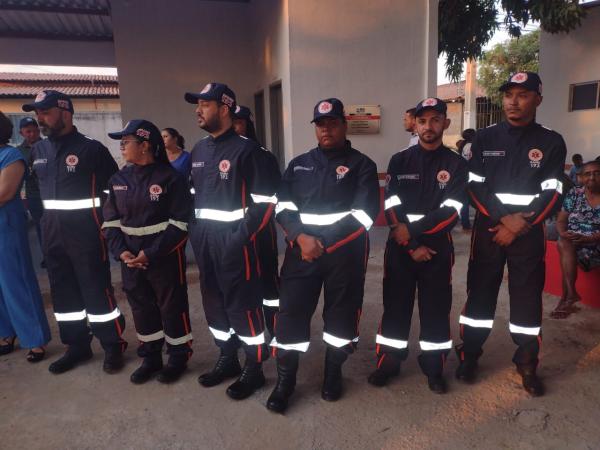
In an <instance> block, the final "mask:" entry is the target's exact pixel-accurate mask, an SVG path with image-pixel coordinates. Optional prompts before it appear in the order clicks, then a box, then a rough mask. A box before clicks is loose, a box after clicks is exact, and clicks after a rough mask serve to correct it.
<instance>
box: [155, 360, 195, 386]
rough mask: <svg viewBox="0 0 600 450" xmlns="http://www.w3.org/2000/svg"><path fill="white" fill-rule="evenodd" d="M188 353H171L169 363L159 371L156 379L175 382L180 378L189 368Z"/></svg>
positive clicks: (162, 381)
mask: <svg viewBox="0 0 600 450" xmlns="http://www.w3.org/2000/svg"><path fill="white" fill-rule="evenodd" d="M187 360H188V355H187V354H183V355H181V354H177V355H170V356H169V361H168V362H167V365H166V366H165V367H163V369H162V370H161V371H160V372H159V374H158V376H157V377H156V379H157V380H158V381H160V382H161V383H163V384H169V383H174V382H175V381H177V380H179V378H180V377H181V375H183V372H185V370H186V369H187Z"/></svg>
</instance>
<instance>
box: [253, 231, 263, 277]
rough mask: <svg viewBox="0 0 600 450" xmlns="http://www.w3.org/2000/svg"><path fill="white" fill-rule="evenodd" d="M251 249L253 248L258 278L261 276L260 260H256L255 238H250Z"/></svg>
mask: <svg viewBox="0 0 600 450" xmlns="http://www.w3.org/2000/svg"><path fill="white" fill-rule="evenodd" d="M252 247H253V248H254V259H255V260H256V273H258V276H259V277H260V276H261V268H260V259H259V258H258V253H257V252H256V236H255V237H254V238H252Z"/></svg>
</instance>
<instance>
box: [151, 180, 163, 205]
mask: <svg viewBox="0 0 600 450" xmlns="http://www.w3.org/2000/svg"><path fill="white" fill-rule="evenodd" d="M148 191H149V192H150V201H153V202H157V201H158V200H159V199H160V194H162V193H163V190H162V188H161V187H160V186H159V185H158V184H153V185H152V186H150V189H148Z"/></svg>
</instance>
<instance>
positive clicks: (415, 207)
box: [385, 144, 467, 250]
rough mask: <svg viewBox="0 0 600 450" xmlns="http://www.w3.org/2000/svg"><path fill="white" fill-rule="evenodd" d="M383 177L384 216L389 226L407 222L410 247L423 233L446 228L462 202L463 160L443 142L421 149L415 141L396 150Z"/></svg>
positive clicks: (414, 246)
mask: <svg viewBox="0 0 600 450" xmlns="http://www.w3.org/2000/svg"><path fill="white" fill-rule="evenodd" d="M386 178H387V185H386V189H385V214H386V219H387V222H388V224H389V225H390V226H393V225H395V224H398V223H405V224H406V225H407V227H408V230H409V232H410V236H411V240H410V241H409V242H408V243H407V244H408V249H410V250H414V249H415V248H417V247H418V246H419V239H420V238H421V237H422V236H423V235H435V234H439V233H446V232H448V231H450V230H451V229H452V227H453V226H454V224H455V223H456V221H457V220H458V216H459V214H460V209H461V208H462V206H463V205H464V204H465V202H466V188H467V163H466V161H465V160H464V159H463V158H462V157H461V156H460V155H458V154H457V153H455V152H453V151H452V150H450V149H449V148H447V147H445V146H443V145H441V146H440V147H439V148H437V149H436V150H424V149H423V148H421V146H420V145H419V144H417V145H413V146H412V147H409V148H408V149H406V150H404V151H402V152H399V153H396V154H395V155H394V156H392V159H391V160H390V164H389V167H388V172H387V177H386Z"/></svg>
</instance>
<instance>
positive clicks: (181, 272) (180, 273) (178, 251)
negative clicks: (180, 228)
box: [177, 249, 185, 284]
mask: <svg viewBox="0 0 600 450" xmlns="http://www.w3.org/2000/svg"><path fill="white" fill-rule="evenodd" d="M182 259H183V258H182V255H181V249H177V261H178V262H179V284H183V283H184V282H185V277H184V274H183V261H182Z"/></svg>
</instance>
